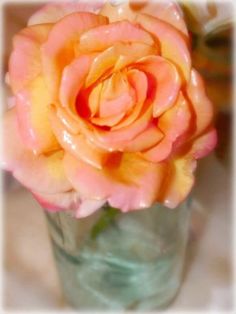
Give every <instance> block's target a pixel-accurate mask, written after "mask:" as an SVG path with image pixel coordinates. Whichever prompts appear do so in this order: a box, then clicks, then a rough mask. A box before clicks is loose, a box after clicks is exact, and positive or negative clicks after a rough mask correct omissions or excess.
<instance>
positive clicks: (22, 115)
mask: <svg viewBox="0 0 236 314" xmlns="http://www.w3.org/2000/svg"><path fill="white" fill-rule="evenodd" d="M50 103H51V97H50V94H49V93H48V91H47V87H46V86H45V82H44V80H43V77H42V76H38V77H37V78H35V79H34V80H32V82H31V84H30V85H28V86H27V88H25V89H23V90H21V91H20V92H18V93H17V94H16V109H17V118H18V122H19V131H20V134H21V136H22V140H23V142H24V145H25V146H26V147H27V148H28V149H31V150H33V151H34V152H35V153H36V154H39V153H42V152H48V151H52V150H55V149H57V148H59V146H58V143H57V141H56V138H55V136H54V134H53V132H52V129H51V126H50V122H49V119H48V113H49V105H50Z"/></svg>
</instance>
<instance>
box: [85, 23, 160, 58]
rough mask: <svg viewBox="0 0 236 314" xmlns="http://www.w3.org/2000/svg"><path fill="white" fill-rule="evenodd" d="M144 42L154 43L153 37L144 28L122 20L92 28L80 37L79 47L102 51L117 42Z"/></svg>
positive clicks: (86, 49)
mask: <svg viewBox="0 0 236 314" xmlns="http://www.w3.org/2000/svg"><path fill="white" fill-rule="evenodd" d="M137 41H138V42H142V43H144V44H147V45H150V46H151V45H153V44H154V41H153V39H152V37H151V36H150V35H149V34H148V33H147V32H146V31H144V30H143V29H142V28H140V27H138V26H136V25H134V24H132V23H130V22H128V21H121V22H116V23H111V24H108V25H102V26H98V27H96V28H94V29H91V30H89V31H87V32H85V33H83V35H82V36H81V37H80V42H79V47H80V49H81V50H82V51H87V52H89V51H92V52H93V51H102V50H105V49H107V48H108V47H111V46H113V45H114V44H115V43H117V42H122V43H129V42H131V43H132V42H137Z"/></svg>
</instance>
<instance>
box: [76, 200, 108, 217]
mask: <svg viewBox="0 0 236 314" xmlns="http://www.w3.org/2000/svg"><path fill="white" fill-rule="evenodd" d="M105 203H106V200H92V199H91V200H82V202H81V204H80V206H79V208H78V210H77V211H76V214H75V217H76V218H85V217H87V216H89V215H91V214H93V213H94V212H95V211H97V210H98V209H101V207H102V206H103V205H104V204H105Z"/></svg>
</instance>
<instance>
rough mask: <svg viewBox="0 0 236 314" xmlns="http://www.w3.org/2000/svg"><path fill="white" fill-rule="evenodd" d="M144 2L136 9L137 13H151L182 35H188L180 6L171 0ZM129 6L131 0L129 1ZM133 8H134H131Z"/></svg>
mask: <svg viewBox="0 0 236 314" xmlns="http://www.w3.org/2000/svg"><path fill="white" fill-rule="evenodd" d="M144 2H145V4H144V5H143V6H141V7H140V9H138V10H136V12H139V13H145V14H148V15H152V16H153V17H156V18H158V19H160V20H162V21H164V22H166V23H168V24H170V25H172V26H174V27H175V28H176V29H178V30H179V31H180V32H182V33H183V34H184V35H188V30H187V27H186V24H185V21H184V16H183V12H182V10H181V8H180V6H179V5H178V4H177V3H176V2H175V1H173V0H165V1H148V0H147V1H144ZM130 6H131V8H133V7H132V2H131V3H130ZM133 10H134V8H133Z"/></svg>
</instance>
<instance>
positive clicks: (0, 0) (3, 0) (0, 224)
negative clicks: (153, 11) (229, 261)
mask: <svg viewBox="0 0 236 314" xmlns="http://www.w3.org/2000/svg"><path fill="white" fill-rule="evenodd" d="M54 1H55V0H51V2H54ZM73 1H75V0H73ZM78 1H79V0H78ZM83 1H85V0H83ZM89 1H93V0H87V2H89ZM111 1H113V2H114V3H115V2H116V3H118V2H123V1H124V0H111ZM182 1H183V2H184V1H186V2H187V1H188V2H197V3H200V2H206V1H207V0H195V1H190V0H182ZM48 2H50V1H45V0H27V1H20V0H18V1H17V0H9V1H7V0H0V20H1V21H2V22H1V27H0V39H1V40H0V53H1V61H0V69H2V68H3V67H2V63H3V58H2V55H3V54H2V52H3V32H4V30H3V6H4V5H5V4H9V3H17V4H26V3H35V4H39V3H48ZM55 2H59V1H55ZM209 2H211V0H209ZM215 2H230V3H233V8H234V21H236V1H234V0H221V1H220V0H218V1H215ZM235 24H236V23H235ZM234 52H236V25H235V27H234ZM235 54H236V53H235ZM235 58H236V57H235ZM235 58H234V61H235ZM233 66H234V79H233V87H234V96H233V104H234V105H233V113H234V119H235V116H236V109H235V106H236V85H235V84H236V81H235V79H236V62H234V65H233ZM0 101H1V104H3V84H2V85H1V92H0ZM0 108H1V109H0V110H1V111H0V112H1V114H2V108H3V106H2V105H1V106H0ZM1 127H2V126H1ZM0 130H1V129H0ZM232 132H233V136H232V139H233V143H232V144H233V150H232V151H233V155H234V156H233V171H232V174H233V175H232V193H233V196H232V199H233V206H232V207H233V224H232V226H229V228H232V237H233V252H232V253H233V254H232V256H233V265H234V271H233V276H234V280H233V296H234V300H233V310H232V311H217V312H218V313H234V312H235V311H236V230H235V229H236V184H235V178H236V167H235V161H236V160H235V159H236V154H235V140H234V139H235V138H236V123H233V130H232ZM1 135H2V132H0V154H1V152H2V136H1ZM0 209H1V210H0V212H1V217H0V230H1V232H0V260H1V267H0V313H31V312H33V313H35V314H41V313H78V312H75V311H73V310H63V311H58V310H57V311H44V310H39V311H22V310H21V311H17V310H15V311H10V310H6V309H4V307H3V289H4V287H3V239H4V215H3V193H2V174H1V172H0ZM219 233H220V230H219ZM202 275H203V276H204V274H202ZM165 312H169V313H179V314H181V313H208V311H205V310H203V311H196V310H193V311H184V310H179V311H171V310H168V309H167V310H166V311H165ZM209 312H210V311H209ZM215 312H216V311H214V313H215ZM80 313H83V312H80ZM84 313H89V312H88V311H86V312H84ZM92 313H94V314H95V313H104V312H95V311H94V312H92ZM105 313H112V312H105ZM115 313H118V312H115ZM126 313H129V312H126ZM130 313H134V312H130ZM142 313H143V312H142ZM150 313H154V312H150ZM158 313H162V312H158ZM163 313H164V312H163Z"/></svg>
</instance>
